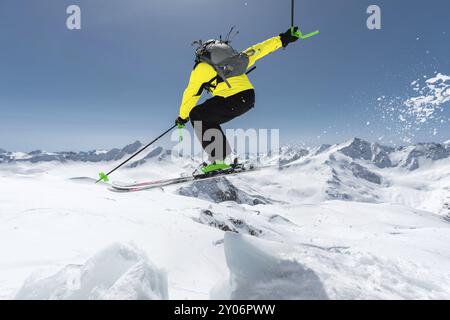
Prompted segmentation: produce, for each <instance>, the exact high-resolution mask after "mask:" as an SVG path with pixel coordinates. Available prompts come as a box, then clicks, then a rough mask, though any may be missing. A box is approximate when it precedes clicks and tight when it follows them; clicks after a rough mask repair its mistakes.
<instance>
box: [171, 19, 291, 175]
mask: <svg viewBox="0 0 450 320" xmlns="http://www.w3.org/2000/svg"><path fill="white" fill-rule="evenodd" d="M232 30H233V29H232ZM232 30H231V31H230V33H229V34H228V36H227V39H226V40H222V39H220V40H208V41H206V42H204V43H202V41H198V42H195V43H198V44H199V47H198V48H197V49H196V59H195V65H194V68H193V70H192V72H191V75H190V79H189V84H188V86H187V88H186V89H185V91H184V94H183V99H182V102H181V106H180V113H179V116H178V118H177V119H176V120H175V124H177V125H178V127H179V128H182V127H184V125H185V124H186V123H187V122H188V121H189V119H190V121H191V123H192V126H193V127H194V131H195V134H196V136H197V138H198V139H199V141H200V143H201V144H202V147H203V149H204V150H205V151H206V152H207V153H208V155H209V160H210V161H211V163H210V164H209V165H207V164H206V163H205V164H204V165H203V167H202V168H201V170H202V171H203V172H204V173H209V172H213V171H218V170H226V169H229V168H230V167H231V166H230V165H229V164H226V163H225V159H226V157H227V156H228V155H229V154H230V153H231V148H230V145H229V144H228V141H227V140H226V137H225V134H224V132H223V130H222V128H221V127H220V125H221V124H223V123H226V122H228V121H230V120H232V119H234V118H236V117H238V116H240V115H242V114H244V113H246V112H247V111H249V110H250V109H252V108H253V107H254V105H255V91H254V87H253V85H252V83H251V82H250V80H249V79H248V77H247V74H246V73H248V72H249V71H251V70H252V69H254V67H252V66H253V65H254V63H255V62H256V61H257V60H259V59H261V58H262V57H264V56H266V55H267V54H269V53H272V52H274V51H276V50H278V49H279V48H281V47H283V48H286V46H287V45H288V44H289V43H292V42H295V41H297V40H298V39H299V36H298V33H297V30H298V27H294V28H289V30H287V31H286V32H284V33H281V34H279V35H278V36H275V37H273V38H270V39H268V40H266V41H264V42H261V43H258V44H256V45H254V46H251V47H250V48H248V49H246V50H245V51H243V52H241V53H238V52H236V51H235V50H234V49H233V48H232V47H231V46H230V44H229V43H230V41H229V40H228V38H229V36H230V34H231V32H232ZM203 90H207V91H208V92H209V93H211V94H212V95H213V97H212V98H210V99H208V100H206V101H205V102H204V103H202V104H199V105H196V104H197V102H198V100H199V99H200V96H201V94H202V92H203ZM211 129H215V131H213V134H212V133H211V131H209V132H208V130H211ZM205 133H206V134H205Z"/></svg>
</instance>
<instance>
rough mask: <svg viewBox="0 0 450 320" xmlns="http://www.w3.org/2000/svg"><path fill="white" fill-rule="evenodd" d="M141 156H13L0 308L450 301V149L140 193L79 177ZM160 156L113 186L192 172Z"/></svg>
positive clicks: (370, 149)
mask: <svg viewBox="0 0 450 320" xmlns="http://www.w3.org/2000/svg"><path fill="white" fill-rule="evenodd" d="M139 145H140V144H139ZM137 148H138V144H135V145H134V146H133V147H131V148H130V149H129V150H125V151H124V150H123V149H117V150H118V151H117V153H116V158H114V159H116V160H111V161H108V162H105V161H104V160H99V161H96V160H95V161H88V160H86V159H84V160H64V161H61V159H60V158H58V159H53V160H51V161H47V160H43V161H31V160H26V155H24V154H20V155H19V154H17V155H18V156H19V158H20V159H17V160H11V159H12V158H11V156H12V153H8V152H6V151H3V155H5V154H7V155H8V157H9V158H8V159H9V160H8V161H5V162H3V164H1V165H0V181H1V183H0V252H1V255H0V298H56V299H65V298H83V299H86V298H91V299H113V298H118V299H126V298H128V299H165V298H169V299H209V298H231V299H233V298H248V299H258V298H277V299H325V298H330V299H370V298H374V299H419V298H424V299H435V298H444V299H449V298H450V250H449V249H450V207H449V205H448V203H449V202H450V159H449V157H448V156H447V155H446V152H447V150H448V145H439V144H423V145H417V146H409V147H404V148H396V149H394V148H388V147H383V146H379V145H377V144H371V143H367V142H365V141H362V140H360V139H352V140H350V141H347V142H344V143H342V144H339V145H333V146H323V147H321V148H318V149H314V150H309V151H306V150H293V149H292V148H286V149H285V150H286V152H283V153H282V155H281V159H282V160H284V161H283V164H284V167H283V168H282V170H278V169H267V170H263V171H260V172H254V173H248V174H245V175H241V176H235V177H230V178H226V179H214V180H211V181H209V182H207V183H206V184H205V183H203V184H198V183H196V184H186V185H183V186H172V187H167V188H164V189H158V190H152V191H145V192H140V193H131V194H118V193H112V192H110V191H108V190H107V189H106V186H104V185H95V184H93V183H92V180H89V179H88V178H82V177H94V178H95V177H96V174H97V172H98V171H100V170H104V169H105V168H109V167H112V166H113V165H114V163H115V162H117V161H119V159H120V158H123V156H124V155H125V154H129V153H132V152H133V151H132V150H136V149H137ZM152 152H153V154H150V155H149V156H148V157H145V156H144V158H145V159H142V160H141V161H139V160H138V161H137V162H136V163H135V164H133V165H131V166H130V167H128V168H125V169H123V170H121V171H118V172H117V174H116V175H115V176H114V179H117V180H121V181H132V180H139V179H142V177H146V178H150V179H160V178H168V177H174V176H176V173H178V172H190V171H192V169H193V168H194V167H195V165H196V163H194V162H192V161H190V160H187V159H183V158H179V159H175V160H174V161H171V158H170V157H168V153H167V152H165V151H164V150H162V149H159V150H158V151H155V150H153V151H152ZM107 153H108V152H95V151H92V154H97V155H102V156H104V155H105V154H107ZM5 157H6V156H4V158H5ZM413 158H414V159H416V160H417V164H418V166H411V165H410V164H411V163H414V160H408V159H413ZM19 160H20V161H19ZM266 161H267V162H270V161H271V159H266ZM74 178H75V179H74ZM74 273H75V274H80V275H81V278H80V279H78V280H77V281H78V286H79V287H77V288H73V286H71V285H68V283H69V282H70V281H72V280H73V274H74ZM69 284H70V283H69ZM44 289H45V290H44Z"/></svg>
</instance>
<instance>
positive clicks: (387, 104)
mask: <svg viewBox="0 0 450 320" xmlns="http://www.w3.org/2000/svg"><path fill="white" fill-rule="evenodd" d="M409 90H411V91H409ZM409 90H408V91H409V92H408V94H407V95H406V96H405V97H386V96H382V97H379V98H377V104H378V109H379V111H380V113H381V117H382V119H384V120H385V121H388V122H389V123H388V125H387V126H386V128H387V129H388V130H391V131H394V132H393V133H394V134H397V135H398V136H400V138H401V139H402V141H404V142H409V141H411V139H412V138H413V137H414V134H415V132H417V131H420V130H428V131H429V132H430V133H431V135H437V134H438V132H437V130H438V129H437V127H439V125H441V126H442V125H443V124H446V123H447V122H448V121H450V119H449V118H448V116H446V113H445V112H444V111H445V110H446V108H447V107H448V105H449V102H450V76H449V75H446V74H443V73H437V72H436V74H435V75H433V76H431V77H428V76H423V78H422V79H418V80H415V81H413V82H412V83H411V84H410V87H409ZM398 120H400V121H398Z"/></svg>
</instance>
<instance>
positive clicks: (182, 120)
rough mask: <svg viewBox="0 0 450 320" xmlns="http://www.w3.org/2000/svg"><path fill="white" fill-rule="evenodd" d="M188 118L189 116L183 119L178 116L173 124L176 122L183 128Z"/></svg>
mask: <svg viewBox="0 0 450 320" xmlns="http://www.w3.org/2000/svg"><path fill="white" fill-rule="evenodd" d="M188 120H189V118H187V119H183V118H181V117H178V118H177V119H176V120H175V124H176V125H177V126H178V127H179V128H183V127H184V125H185V124H186V122H188Z"/></svg>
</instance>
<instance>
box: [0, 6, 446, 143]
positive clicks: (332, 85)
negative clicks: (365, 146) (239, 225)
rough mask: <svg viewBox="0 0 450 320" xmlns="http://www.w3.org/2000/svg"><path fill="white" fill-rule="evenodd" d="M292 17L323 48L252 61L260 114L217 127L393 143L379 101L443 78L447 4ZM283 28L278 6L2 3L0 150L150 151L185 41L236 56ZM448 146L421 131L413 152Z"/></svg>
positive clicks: (173, 101)
mask: <svg viewBox="0 0 450 320" xmlns="http://www.w3.org/2000/svg"><path fill="white" fill-rule="evenodd" d="M71 4H77V5H79V6H80V7H81V10H82V30H79V31H69V30H67V28H66V24H65V23H66V18H67V14H66V13H65V11H66V8H67V6H69V5H71ZM370 4H377V5H379V6H380V7H381V10H382V29H381V30H376V31H371V30H368V29H367V27H366V19H367V16H368V15H367V14H366V8H367V7H368V6H369V5H370ZM296 9H297V10H296V20H297V22H298V23H299V24H300V26H301V28H302V29H303V30H304V31H310V30H314V29H316V28H319V29H320V32H321V33H320V35H319V36H317V37H314V38H311V39H308V40H306V41H303V42H300V41H299V42H297V43H295V44H293V45H290V46H289V47H288V48H287V50H280V51H278V52H276V53H274V54H272V55H271V56H268V57H267V58H265V59H263V60H260V61H259V62H258V63H257V66H258V67H257V69H256V71H254V72H253V73H252V74H251V76H250V77H251V80H252V82H253V83H254V85H255V87H256V94H257V105H256V108H255V109H254V110H252V111H251V112H250V113H248V114H246V115H244V116H243V117H241V118H239V119H236V120H234V121H233V122H230V123H229V124H227V127H230V128H231V127H243V128H250V127H253V128H280V130H281V138H282V141H283V142H296V143H306V144H319V143H334V142H339V141H342V140H344V139H348V138H350V137H353V136H360V137H363V138H367V139H369V140H372V141H374V140H376V139H378V138H379V137H380V136H383V137H384V138H383V140H382V142H385V143H390V142H393V143H398V142H399V141H398V140H399V133H398V132H396V131H395V130H391V131H387V130H386V127H387V126H389V124H388V123H386V119H382V117H381V114H380V113H379V112H378V110H377V108H376V107H375V105H376V99H377V98H378V97H380V96H381V95H386V96H392V97H397V96H400V97H403V96H405V97H407V95H408V94H409V93H408V90H409V85H410V83H411V82H412V81H413V80H415V79H417V78H420V77H423V76H430V77H431V76H432V75H433V74H434V72H436V71H437V72H441V73H444V74H450V61H449V58H448V57H449V51H450V23H449V19H448V12H450V2H449V1H448V0H431V1H417V0H415V1H406V0H403V1H400V0H397V1H392V0H390V1H387V0H386V1H380V0H370V1H366V0H341V1H336V0H303V1H299V0H297V4H296ZM289 23H290V1H288V0H278V1H273V0H271V1H269V0H245V1H244V0H227V1H224V0H190V1H185V0H171V1H170V0H127V1H125V0H84V1H75V0H71V1H66V0H57V1H56V0H39V1H29V0H2V1H1V2H0V41H1V42H0V43H1V50H0V119H1V122H0V147H1V148H4V149H9V150H24V151H29V150H33V149H46V150H82V149H83V150H85V149H92V148H109V147H115V146H121V145H124V144H127V143H129V142H131V141H134V140H136V139H140V140H142V141H148V140H150V139H151V138H152V137H153V136H155V135H157V134H158V133H159V132H161V131H163V130H165V129H166V128H167V127H169V126H170V125H171V124H172V123H173V120H174V119H175V117H176V116H177V113H178V108H179V103H180V100H181V95H182V92H183V90H184V87H185V85H186V83H187V80H188V77H189V73H190V71H191V69H192V66H193V58H194V56H193V47H191V46H190V44H191V42H192V41H193V40H196V39H208V38H213V37H217V36H218V35H219V34H226V33H227V31H228V30H229V28H230V27H231V26H232V25H236V26H237V29H238V30H239V31H240V34H239V35H238V36H237V37H236V38H235V39H234V41H233V46H234V47H235V48H236V49H239V50H243V49H245V48H246V47H248V46H250V45H252V44H254V43H257V42H260V41H262V40H265V39H266V38H269V37H271V36H274V35H276V34H278V33H280V32H282V31H285V30H286V29H287V28H288V27H289ZM449 109H450V108H449V107H446V108H445V109H444V111H443V112H442V114H443V115H444V116H446V117H447V118H448V117H450V111H449ZM368 123H369V124H368ZM434 128H437V129H438V130H437V134H436V135H434V136H433V135H432V134H431V133H430V132H431V131H430V130H431V129H434ZM448 139H450V126H449V125H448V122H444V123H432V124H431V125H430V127H424V128H423V129H421V130H418V131H417V132H416V136H415V137H414V138H413V141H414V142H416V141H432V140H436V141H444V140H448Z"/></svg>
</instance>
